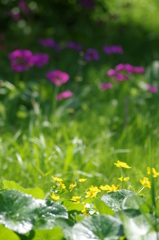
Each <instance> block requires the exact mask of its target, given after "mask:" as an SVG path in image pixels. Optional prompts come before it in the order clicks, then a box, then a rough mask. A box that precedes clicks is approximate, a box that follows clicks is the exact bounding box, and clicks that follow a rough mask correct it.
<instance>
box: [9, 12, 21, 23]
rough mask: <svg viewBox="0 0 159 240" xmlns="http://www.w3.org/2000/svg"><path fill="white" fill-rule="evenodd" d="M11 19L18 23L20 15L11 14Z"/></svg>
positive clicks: (17, 13)
mask: <svg viewBox="0 0 159 240" xmlns="http://www.w3.org/2000/svg"><path fill="white" fill-rule="evenodd" d="M11 16H12V18H13V19H14V21H15V22H18V21H19V19H20V13H19V12H13V13H12V14H11Z"/></svg>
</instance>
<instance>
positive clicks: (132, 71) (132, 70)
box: [125, 63, 134, 74]
mask: <svg viewBox="0 0 159 240" xmlns="http://www.w3.org/2000/svg"><path fill="white" fill-rule="evenodd" d="M125 70H126V71H127V72H128V73H131V74H132V73H134V67H133V66H132V65H130V64H129V63H126V64H125Z"/></svg>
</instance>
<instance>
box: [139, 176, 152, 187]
mask: <svg viewBox="0 0 159 240" xmlns="http://www.w3.org/2000/svg"><path fill="white" fill-rule="evenodd" d="M140 183H141V184H142V185H143V187H147V188H151V182H150V181H149V179H148V178H147V177H144V178H143V180H142V179H140Z"/></svg>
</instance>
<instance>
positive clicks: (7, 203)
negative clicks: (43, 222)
mask: <svg viewBox="0 0 159 240" xmlns="http://www.w3.org/2000/svg"><path fill="white" fill-rule="evenodd" d="M36 208H37V204H36V201H35V199H33V198H32V197H31V196H29V195H24V194H22V193H21V192H18V191H14V190H8V191H2V192H1V193H0V223H3V224H4V225H5V227H7V228H9V229H11V230H13V231H16V232H18V233H22V234H25V233H27V232H29V231H30V230H31V229H32V227H33V224H34V221H35V217H36V214H35V209H36Z"/></svg>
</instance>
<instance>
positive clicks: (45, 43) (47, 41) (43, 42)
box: [39, 38, 56, 48]
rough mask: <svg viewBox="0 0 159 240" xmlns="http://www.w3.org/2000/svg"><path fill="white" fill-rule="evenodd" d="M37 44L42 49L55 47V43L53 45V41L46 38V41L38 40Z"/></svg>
mask: <svg viewBox="0 0 159 240" xmlns="http://www.w3.org/2000/svg"><path fill="white" fill-rule="evenodd" d="M39 43H40V45H42V46H43V47H51V48H54V47H55V46H56V43H55V41H54V39H52V38H46V39H43V38H41V39H39Z"/></svg>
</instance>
